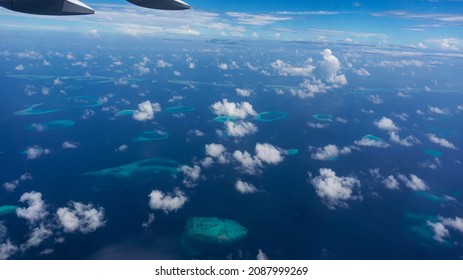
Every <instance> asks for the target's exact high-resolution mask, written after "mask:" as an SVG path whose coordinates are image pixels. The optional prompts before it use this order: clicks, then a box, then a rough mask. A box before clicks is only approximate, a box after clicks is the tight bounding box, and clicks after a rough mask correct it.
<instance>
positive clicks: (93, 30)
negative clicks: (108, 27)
mask: <svg viewBox="0 0 463 280" xmlns="http://www.w3.org/2000/svg"><path fill="white" fill-rule="evenodd" d="M87 34H88V35H91V36H94V37H100V33H99V32H98V30H97V29H90V30H89V31H88V32H87Z"/></svg>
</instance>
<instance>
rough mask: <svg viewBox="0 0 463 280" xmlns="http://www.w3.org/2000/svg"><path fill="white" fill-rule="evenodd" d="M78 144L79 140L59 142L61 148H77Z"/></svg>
mask: <svg viewBox="0 0 463 280" xmlns="http://www.w3.org/2000/svg"><path fill="white" fill-rule="evenodd" d="M79 146H80V143H79V142H73V141H64V142H63V144H61V147H63V149H77V148H78V147H79Z"/></svg>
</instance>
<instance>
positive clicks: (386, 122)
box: [375, 117, 399, 131]
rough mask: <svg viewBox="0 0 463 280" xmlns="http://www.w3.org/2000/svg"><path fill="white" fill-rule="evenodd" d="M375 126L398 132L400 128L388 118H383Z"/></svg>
mask: <svg viewBox="0 0 463 280" xmlns="http://www.w3.org/2000/svg"><path fill="white" fill-rule="evenodd" d="M375 125H376V126H377V127H378V128H379V129H382V130H387V131H397V130H399V128H398V127H397V126H396V125H395V123H394V122H393V121H392V120H391V119H390V118H386V117H382V118H381V119H380V120H379V121H376V122H375Z"/></svg>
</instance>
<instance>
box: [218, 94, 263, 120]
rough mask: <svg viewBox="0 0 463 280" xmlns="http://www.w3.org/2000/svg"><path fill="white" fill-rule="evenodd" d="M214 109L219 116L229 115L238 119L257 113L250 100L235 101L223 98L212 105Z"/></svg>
mask: <svg viewBox="0 0 463 280" xmlns="http://www.w3.org/2000/svg"><path fill="white" fill-rule="evenodd" d="M211 108H212V111H213V113H214V114H216V115H217V116H229V117H234V118H238V119H244V118H246V117H248V116H255V115H257V113H256V111H254V109H253V108H252V105H251V104H250V103H249V102H241V103H234V102H228V100H227V99H223V101H222V102H216V103H214V104H212V106H211Z"/></svg>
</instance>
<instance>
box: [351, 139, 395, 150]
mask: <svg viewBox="0 0 463 280" xmlns="http://www.w3.org/2000/svg"><path fill="white" fill-rule="evenodd" d="M354 144H355V145H358V146H363V147H374V148H388V147H390V145H389V144H388V143H386V142H384V141H383V140H374V139H369V138H367V137H363V138H362V139H360V140H355V141H354Z"/></svg>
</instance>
